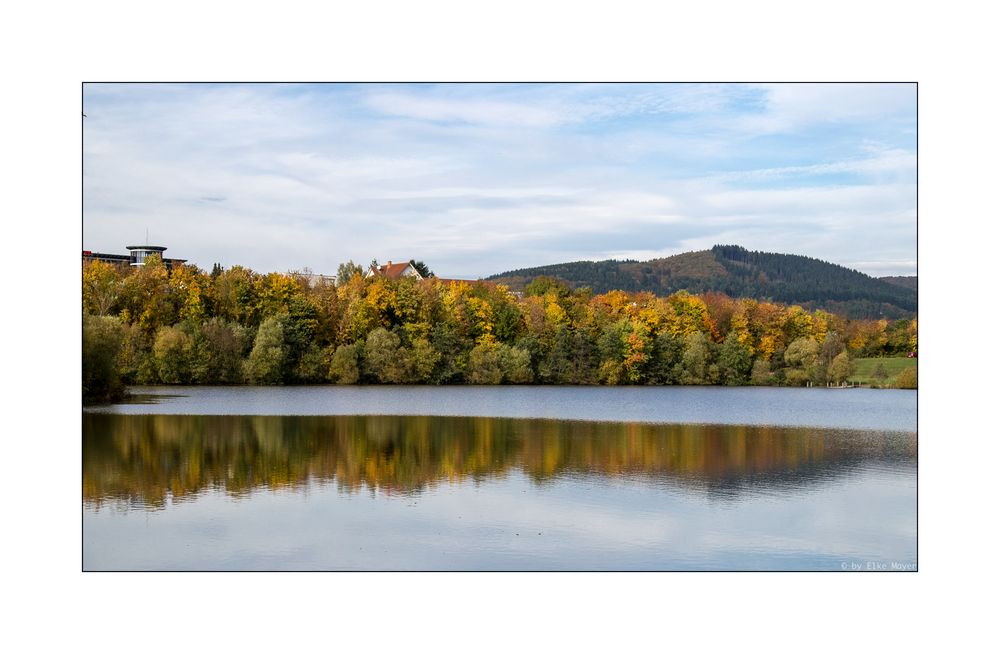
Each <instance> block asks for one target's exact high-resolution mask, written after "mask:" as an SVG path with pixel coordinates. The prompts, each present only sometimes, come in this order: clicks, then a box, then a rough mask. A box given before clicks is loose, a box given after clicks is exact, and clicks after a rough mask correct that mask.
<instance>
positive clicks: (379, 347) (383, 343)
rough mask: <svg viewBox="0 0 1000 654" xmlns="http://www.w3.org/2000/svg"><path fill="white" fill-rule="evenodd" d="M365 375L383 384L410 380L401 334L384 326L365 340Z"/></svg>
mask: <svg viewBox="0 0 1000 654" xmlns="http://www.w3.org/2000/svg"><path fill="white" fill-rule="evenodd" d="M364 372H365V376H366V377H368V378H370V379H372V380H373V381H378V382H382V383H383V384H402V383H406V382H407V381H408V375H407V361H406V357H405V352H403V351H402V348H401V347H400V345H399V336H397V335H396V334H393V333H392V332H390V331H389V330H387V329H385V328H384V327H379V328H377V329H374V330H372V332H371V333H370V334H368V338H367V339H366V340H365V349H364Z"/></svg>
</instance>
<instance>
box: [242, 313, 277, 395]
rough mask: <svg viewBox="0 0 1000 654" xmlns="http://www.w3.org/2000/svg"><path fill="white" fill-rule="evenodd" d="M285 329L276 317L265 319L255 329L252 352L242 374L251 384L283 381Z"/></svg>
mask: <svg viewBox="0 0 1000 654" xmlns="http://www.w3.org/2000/svg"><path fill="white" fill-rule="evenodd" d="M286 355H287V351H286V346H285V328H284V325H283V324H282V320H281V319H280V318H278V317H277V316H272V317H270V318H267V319H266V320H264V322H262V323H261V324H260V327H259V328H258V329H257V337H256V338H255V339H254V344H253V350H251V351H250V356H249V357H248V358H247V360H246V361H245V362H244V366H243V367H244V374H245V375H246V378H247V380H248V381H249V382H250V383H252V384H280V383H281V382H282V381H284V372H285V358H286Z"/></svg>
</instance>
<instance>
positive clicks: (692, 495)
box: [83, 386, 917, 570]
mask: <svg viewBox="0 0 1000 654" xmlns="http://www.w3.org/2000/svg"><path fill="white" fill-rule="evenodd" d="M133 393H134V396H133V398H132V400H130V401H129V402H127V403H123V404H119V405H113V406H109V407H98V408H93V409H88V410H87V411H85V412H84V415H83V439H84V440H83V567H84V569H86V570H842V569H862V570H865V569H890V570H891V569H911V570H912V569H915V568H916V561H917V558H916V545H917V538H916V518H917V502H916V491H917V484H916V454H917V435H916V393H915V392H912V391H876V390H862V389H851V390H827V389H778V388H678V387H666V388H651V387H650V388H567V387H499V388H498V387H443V388H428V387H347V388H344V387H330V386H324V387H305V388H301V387H300V388H289V387H280V388H259V387H258V388H254V387H235V388H233V387H230V388H211V387H209V388H206V387H146V388H135V389H133Z"/></svg>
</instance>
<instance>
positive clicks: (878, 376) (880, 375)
mask: <svg viewBox="0 0 1000 654" xmlns="http://www.w3.org/2000/svg"><path fill="white" fill-rule="evenodd" d="M872 377H873V378H874V379H875V381H876V382H877V383H878V384H879V385H881V384H884V383H885V380H886V379H888V378H889V373H888V372H886V370H885V366H884V365H882V362H881V361H879V362H878V363H877V364H875V369H874V370H872Z"/></svg>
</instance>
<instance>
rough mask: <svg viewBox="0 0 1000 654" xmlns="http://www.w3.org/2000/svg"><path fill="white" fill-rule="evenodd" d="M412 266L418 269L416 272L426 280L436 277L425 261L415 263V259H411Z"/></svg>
mask: <svg viewBox="0 0 1000 654" xmlns="http://www.w3.org/2000/svg"><path fill="white" fill-rule="evenodd" d="M410 265H411V266H413V267H414V269H416V271H417V272H418V273H420V276H421V277H423V278H424V279H428V278H430V277H433V276H434V271H433V270H431V269H430V268H428V267H427V264H426V263H424V262H423V261H414V260H413V259H410Z"/></svg>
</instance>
